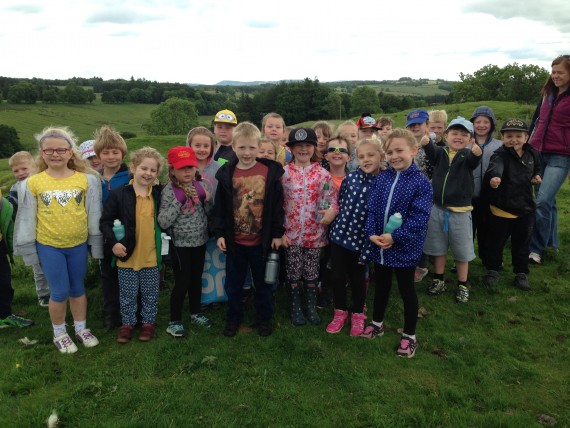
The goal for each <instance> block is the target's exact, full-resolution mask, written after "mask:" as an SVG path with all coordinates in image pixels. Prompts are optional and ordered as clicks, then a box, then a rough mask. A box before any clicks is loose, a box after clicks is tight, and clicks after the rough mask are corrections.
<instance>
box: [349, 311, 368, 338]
mask: <svg viewBox="0 0 570 428" xmlns="http://www.w3.org/2000/svg"><path fill="white" fill-rule="evenodd" d="M365 320H366V315H364V314H352V315H351V317H350V335H351V336H352V337H355V336H361V335H362V333H363V332H364V321H365Z"/></svg>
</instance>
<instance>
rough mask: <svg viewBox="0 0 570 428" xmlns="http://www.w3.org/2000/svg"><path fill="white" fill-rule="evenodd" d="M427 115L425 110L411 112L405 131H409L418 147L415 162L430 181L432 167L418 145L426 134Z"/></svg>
mask: <svg viewBox="0 0 570 428" xmlns="http://www.w3.org/2000/svg"><path fill="white" fill-rule="evenodd" d="M428 128H429V114H428V112H427V111H425V110H421V109H419V110H412V111H411V112H409V113H408V116H407V117H406V129H407V130H409V131H410V132H411V133H412V134H413V136H414V138H415V139H416V142H417V144H418V146H419V148H418V153H417V154H416V156H415V159H414V160H415V162H416V164H417V165H418V166H419V167H420V169H421V170H422V172H423V173H424V174H425V175H426V177H427V178H428V179H430V180H431V176H432V174H433V165H432V164H431V163H430V161H429V159H428V158H427V157H426V154H425V151H424V149H423V147H422V146H421V144H420V140H421V139H422V138H423V137H424V136H425V135H429V134H428V132H429V131H428Z"/></svg>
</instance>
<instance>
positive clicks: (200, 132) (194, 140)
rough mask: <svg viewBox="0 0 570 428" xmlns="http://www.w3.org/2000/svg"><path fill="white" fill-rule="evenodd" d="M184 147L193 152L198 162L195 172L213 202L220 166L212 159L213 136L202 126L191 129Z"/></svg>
mask: <svg viewBox="0 0 570 428" xmlns="http://www.w3.org/2000/svg"><path fill="white" fill-rule="evenodd" d="M232 129H233V128H232ZM232 132H233V131H232ZM186 147H190V148H191V149H192V150H193V151H194V154H195V155H196V160H197V162H198V167H197V171H198V172H199V173H200V176H201V177H202V180H203V181H204V182H206V183H207V184H208V185H209V187H210V189H211V193H212V201H213V200H214V198H215V197H216V188H217V187H218V182H217V181H216V173H217V172H218V169H220V167H221V166H222V165H221V164H220V163H219V162H218V161H215V160H214V159H213V158H214V134H212V133H211V132H210V130H209V129H207V128H204V127H203V126H198V127H196V128H192V129H191V130H190V131H189V132H188V136H187V137H186Z"/></svg>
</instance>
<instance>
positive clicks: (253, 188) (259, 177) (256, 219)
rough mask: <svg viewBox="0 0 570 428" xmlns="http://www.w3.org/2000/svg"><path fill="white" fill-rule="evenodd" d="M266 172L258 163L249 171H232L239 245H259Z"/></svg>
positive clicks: (236, 236) (235, 221) (264, 167)
mask: <svg viewBox="0 0 570 428" xmlns="http://www.w3.org/2000/svg"><path fill="white" fill-rule="evenodd" d="M267 172H268V168H267V166H265V165H263V164H262V163H260V162H257V163H256V164H255V165H254V166H253V167H252V168H250V169H239V168H236V169H235V171H234V176H233V191H234V197H233V206H234V225H235V241H236V243H238V244H240V245H248V246H252V245H261V229H262V228H263V201H264V198H265V183H266V181H267Z"/></svg>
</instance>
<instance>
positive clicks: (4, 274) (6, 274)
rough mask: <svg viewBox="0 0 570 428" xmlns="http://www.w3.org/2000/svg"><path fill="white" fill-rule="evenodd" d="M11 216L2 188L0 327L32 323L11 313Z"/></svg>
mask: <svg viewBox="0 0 570 428" xmlns="http://www.w3.org/2000/svg"><path fill="white" fill-rule="evenodd" d="M12 217H13V208H12V205H11V204H10V202H9V201H8V199H7V198H4V197H2V189H0V328H4V327H29V326H31V325H32V324H34V322H33V321H32V320H29V319H26V318H22V317H19V316H18V315H14V314H12V301H13V300H14V289H13V288H12V271H11V269H10V263H9V261H8V258H10V259H12V250H13V247H12V244H13V237H14V236H13V235H14V220H13V218H12ZM11 261H13V260H11ZM37 264H38V265H39V263H37Z"/></svg>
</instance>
